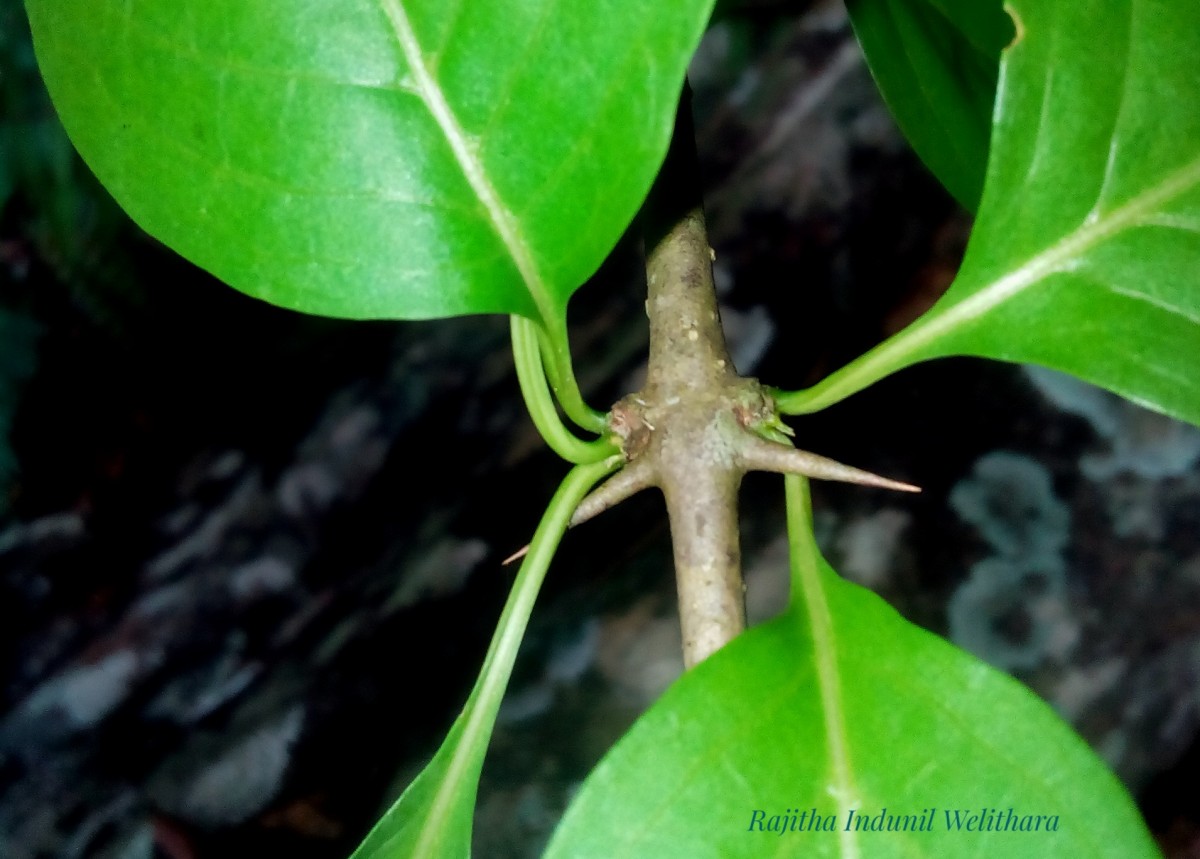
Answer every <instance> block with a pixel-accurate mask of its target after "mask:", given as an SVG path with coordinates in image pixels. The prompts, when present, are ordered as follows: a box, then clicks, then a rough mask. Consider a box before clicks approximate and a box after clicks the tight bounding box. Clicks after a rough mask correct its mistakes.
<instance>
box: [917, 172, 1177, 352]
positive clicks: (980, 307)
mask: <svg viewBox="0 0 1200 859" xmlns="http://www.w3.org/2000/svg"><path fill="white" fill-rule="evenodd" d="M1197 187H1200V158H1196V159H1195V160H1193V161H1192V162H1190V163H1188V164H1187V165H1185V166H1184V167H1182V168H1180V169H1179V170H1177V171H1175V172H1174V173H1172V174H1170V175H1169V176H1168V177H1167V178H1166V179H1164V180H1163V181H1162V182H1160V183H1159V184H1158V185H1157V186H1154V187H1152V188H1149V189H1147V190H1146V191H1143V192H1142V193H1141V194H1139V195H1138V196H1136V197H1134V198H1133V199H1132V200H1130V201H1129V202H1127V203H1125V204H1124V205H1123V206H1120V207H1119V208H1116V209H1113V210H1112V211H1111V212H1110V214H1109V215H1108V217H1099V218H1096V219H1095V220H1094V221H1092V222H1091V223H1085V224H1084V225H1082V226H1081V227H1079V228H1077V229H1076V230H1075V231H1074V232H1072V233H1069V234H1068V235H1066V236H1064V237H1063V238H1062V239H1060V240H1059V241H1057V242H1056V243H1055V244H1053V245H1051V246H1050V247H1049V248H1047V249H1046V250H1044V251H1042V252H1041V253H1039V254H1037V255H1036V256H1034V257H1033V258H1032V259H1030V260H1028V261H1027V262H1025V263H1023V264H1022V265H1020V266H1018V267H1017V268H1016V269H1014V270H1012V271H1011V272H1009V273H1008V274H1006V275H1004V276H1002V277H1000V278H997V279H996V280H993V281H991V282H990V283H988V284H986V285H985V286H983V288H981V289H980V290H979V291H977V292H975V293H973V294H972V295H970V296H968V297H966V298H964V299H963V300H961V301H960V302H958V303H957V304H955V305H953V306H952V307H949V308H947V309H946V310H945V311H944V312H943V313H940V314H937V315H936V316H935V317H933V318H932V319H930V321H929V322H928V323H926V324H925V325H923V326H921V328H920V330H914V331H913V335H912V338H910V339H909V340H908V342H909V346H908V349H907V350H906V351H915V350H916V349H918V348H920V347H921V346H922V345H925V343H927V342H929V341H932V340H935V339H937V338H938V337H941V336H943V335H945V334H947V333H949V332H951V331H953V330H954V329H956V328H958V327H960V326H964V325H966V324H968V323H970V322H971V321H973V320H974V319H976V318H978V317H980V316H982V315H984V314H986V313H988V312H989V311H990V310H991V309H992V308H994V307H997V306H999V305H1000V304H1003V303H1004V302H1006V301H1008V300H1009V299H1011V298H1013V297H1015V296H1017V295H1019V294H1021V293H1022V292H1024V291H1025V290H1026V289H1028V288H1029V287H1031V286H1034V285H1035V284H1037V283H1039V282H1041V281H1042V280H1044V279H1045V278H1047V277H1049V276H1050V275H1052V274H1055V273H1057V272H1060V271H1065V270H1069V269H1070V268H1071V267H1072V265H1073V264H1074V263H1075V262H1076V261H1077V260H1079V258H1080V257H1082V256H1083V255H1084V254H1086V253H1087V252H1088V251H1090V250H1092V249H1094V248H1096V247H1097V246H1099V245H1100V244H1101V243H1103V242H1104V241H1106V240H1107V239H1110V238H1113V237H1115V236H1116V235H1118V234H1120V233H1121V232H1123V231H1125V230H1126V229H1128V228H1129V227H1133V226H1137V225H1139V223H1140V222H1141V220H1142V219H1143V217H1144V216H1146V215H1148V214H1151V213H1152V212H1154V211H1157V210H1158V209H1160V208H1161V207H1163V206H1164V205H1165V204H1167V203H1169V202H1170V201H1172V200H1174V199H1175V198H1177V197H1179V196H1181V195H1183V194H1186V193H1187V192H1189V191H1192V190H1194V189H1195V188H1197ZM951 289H953V287H951ZM914 340H915V342H914Z"/></svg>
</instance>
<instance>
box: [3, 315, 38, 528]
mask: <svg viewBox="0 0 1200 859" xmlns="http://www.w3.org/2000/svg"><path fill="white" fill-rule="evenodd" d="M40 333H41V326H40V325H38V324H37V322H36V321H34V320H33V319H32V318H31V317H30V316H29V315H28V314H26V313H24V312H21V311H16V310H11V309H9V308H5V307H3V306H0V516H4V515H5V514H6V513H7V511H8V506H9V501H10V498H11V495H12V491H13V486H14V481H15V478H16V476H17V462H16V458H15V457H14V456H13V453H12V448H11V447H10V445H9V431H10V430H11V429H12V422H13V416H14V415H15V413H16V409H17V403H18V400H19V399H20V396H21V389H22V387H23V386H24V383H25V381H26V380H27V379H28V378H29V377H30V376H32V375H33V371H34V368H35V366H36V361H37V341H38V335H39V334H40Z"/></svg>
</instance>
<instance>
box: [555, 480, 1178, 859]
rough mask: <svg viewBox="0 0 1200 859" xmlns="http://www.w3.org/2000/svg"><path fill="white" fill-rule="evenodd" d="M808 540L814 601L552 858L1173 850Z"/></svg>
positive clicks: (962, 663)
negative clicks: (845, 577)
mask: <svg viewBox="0 0 1200 859" xmlns="http://www.w3.org/2000/svg"><path fill="white" fill-rule="evenodd" d="M789 500H790V499H789ZM801 524H803V525H804V527H807V525H808V523H807V522H803V523H801ZM804 542H805V545H804V546H802V547H800V552H799V553H798V555H797V556H794V560H793V566H794V570H793V581H794V585H793V586H794V588H795V591H796V593H797V594H800V595H802V596H800V597H798V598H796V599H795V604H794V605H793V606H792V608H790V609H789V610H788V611H787V612H786V613H785V614H784V615H782V616H781V617H779V618H777V619H776V620H774V621H772V622H771V623H769V624H766V625H764V626H761V627H758V628H755V629H753V630H751V631H750V632H748V633H746V634H745V635H743V636H742V637H741V638H739V639H738V640H736V641H734V642H733V643H732V644H730V645H729V646H727V647H726V648H725V649H723V650H721V651H719V652H718V653H717V654H716V655H714V656H713V657H712V658H710V659H709V660H707V661H706V662H704V663H702V664H701V665H700V666H698V667H697V668H695V669H694V670H692V671H691V672H689V673H688V674H686V675H685V676H684V677H683V678H681V679H680V680H679V681H678V682H677V683H676V684H675V685H674V686H672V688H671V689H670V690H668V692H667V693H666V695H664V696H663V698H661V699H660V700H659V701H658V703H657V704H655V705H654V707H652V708H651V709H650V711H649V712H647V713H646V714H645V715H644V716H643V717H642V718H641V719H640V720H639V721H638V722H637V724H635V726H634V727H633V729H632V730H631V731H630V732H629V733H628V734H627V735H626V736H625V737H624V738H623V739H622V740H621V741H620V742H619V743H618V744H617V746H615V747H614V748H613V750H612V751H611V752H610V753H609V754H608V756H606V757H605V759H604V760H603V761H601V763H600V765H599V766H598V767H597V768H596V769H595V770H594V771H593V773H592V774H591V776H590V777H589V778H588V779H587V781H586V782H585V783H584V785H583V787H582V788H581V790H580V792H579V793H578V794H577V795H576V798H575V800H574V802H573V803H572V805H571V807H570V808H569V809H568V811H567V814H566V816H565V817H564V819H563V821H562V824H561V825H560V827H559V830H558V832H557V833H556V834H555V837H554V839H553V841H552V842H551V845H550V848H549V850H548V852H547V856H548V857H549V859H593V857H594V859H635V857H636V859H643V857H648V856H653V857H656V859H673V857H679V859H705V858H706V857H714V859H716V857H721V859H741V857H745V859H760V857H763V856H803V857H812V859H823V857H841V859H858V857H865V859H892V857H896V859H900V857H904V859H922V857H929V859H941V857H947V856H951V857H961V856H971V857H977V859H991V857H1027V856H1036V857H1039V859H1058V857H1062V859H1076V857H1080V856H1087V857H1089V859H1104V857H1112V859H1139V857H1155V856H1158V855H1159V854H1158V851H1157V849H1156V847H1155V845H1154V842H1153V840H1152V839H1151V838H1150V835H1149V833H1148V831H1147V830H1146V827H1145V824H1144V823H1143V822H1142V820H1141V818H1140V816H1139V815H1138V812H1137V810H1136V808H1135V807H1134V805H1133V803H1132V802H1131V800H1130V798H1129V796H1128V795H1127V794H1126V793H1125V791H1124V789H1123V788H1122V786H1121V785H1120V784H1119V783H1118V782H1117V780H1116V779H1115V778H1114V777H1113V776H1112V774H1111V773H1110V772H1109V771H1108V770H1107V769H1106V768H1105V767H1104V764H1103V763H1102V762H1101V761H1100V760H1099V759H1098V758H1097V757H1096V756H1095V755H1094V754H1093V753H1092V751H1091V750H1090V749H1089V748H1088V747H1087V746H1086V745H1085V744H1084V743H1083V741H1082V740H1080V739H1079V738H1078V737H1077V736H1076V735H1075V734H1074V733H1073V732H1072V731H1071V729H1070V728H1069V727H1068V726H1067V725H1065V724H1064V723H1062V722H1061V721H1060V720H1059V719H1058V717H1057V716H1055V715H1054V713H1053V712H1052V711H1051V710H1050V708H1049V707H1048V706H1047V705H1046V704H1044V703H1043V702H1042V701H1041V700H1040V699H1038V698H1037V697H1036V696H1034V695H1033V693H1031V692H1030V691H1029V690H1027V689H1026V688H1025V687H1023V686H1021V685H1020V684H1019V683H1017V682H1016V681H1015V680H1013V679H1011V678H1010V677H1008V676H1007V675H1004V674H1001V673H999V672H997V671H995V670H993V669H992V668H990V667H988V666H987V665H985V664H983V663H981V662H979V661H978V660H977V659H975V657H973V656H970V655H969V654H967V653H965V652H963V651H961V650H959V649H957V648H955V647H953V646H951V645H950V644H948V643H947V642H945V641H944V640H942V639H940V638H938V637H936V636H934V635H931V634H929V633H927V632H925V631H923V630H921V629H919V628H917V627H915V626H912V625H911V624H909V623H908V622H907V621H905V620H904V619H902V618H901V617H900V616H899V615H898V614H896V612H895V611H894V610H893V609H892V608H891V607H889V606H888V605H887V604H886V603H885V602H883V601H882V600H881V599H879V598H878V597H877V596H875V595H874V594H872V593H871V592H869V591H866V590H864V589H862V588H860V587H858V586H856V585H853V584H850V583H848V582H846V581H844V580H843V579H841V578H839V577H838V576H837V574H836V573H834V572H833V570H831V569H830V568H829V567H828V565H826V564H825V563H824V561H822V560H821V559H820V556H819V555H818V554H816V551H815V549H814V548H812V544H811V539H810V538H809V539H807V540H806V541H804ZM1010 810H1011V814H1010ZM1039 816H1040V819H1039ZM856 820H861V821H863V822H864V823H865V824H866V825H867V826H870V827H872V829H871V830H869V831H867V830H859V829H858V828H857V827H858V825H859V824H857V823H855V821H856ZM889 821H890V824H891V826H892V831H888V825H889ZM848 823H849V829H847V824H848ZM904 824H906V825H907V828H906V829H905V830H900V829H899V828H898V827H899V826H901V825H904ZM877 825H880V826H882V827H883V828H882V830H881V831H879V830H876V829H875V827H876V826H877ZM1035 825H1036V826H1038V829H1037V830H1036V831H1032V830H1024V829H1021V827H1033V826H1035ZM1014 826H1015V827H1017V828H1016V829H1014V828H1013V827H1014Z"/></svg>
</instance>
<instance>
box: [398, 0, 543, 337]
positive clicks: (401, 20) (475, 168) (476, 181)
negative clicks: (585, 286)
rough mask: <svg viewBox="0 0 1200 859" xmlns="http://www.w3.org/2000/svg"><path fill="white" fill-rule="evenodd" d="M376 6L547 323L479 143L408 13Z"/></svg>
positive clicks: (538, 284)
mask: <svg viewBox="0 0 1200 859" xmlns="http://www.w3.org/2000/svg"><path fill="white" fill-rule="evenodd" d="M378 2H379V3H380V5H381V7H382V9H383V12H384V14H386V15H387V17H388V20H389V22H390V23H391V25H392V33H393V35H394V36H395V37H396V41H397V42H398V43H399V46H400V49H401V51H402V52H403V54H404V59H405V62H406V63H407V64H408V68H409V72H410V73H411V74H412V76H413V79H414V83H415V85H416V89H417V92H418V93H419V94H420V97H421V99H422V100H423V101H424V102H425V107H426V108H427V109H428V110H429V112H430V114H432V116H433V118H434V121H435V122H436V123H437V125H438V127H439V128H440V129H441V132H442V135H443V136H444V137H445V139H446V143H447V144H448V145H449V147H450V150H451V152H452V153H453V155H454V159H455V160H456V161H457V162H458V166H459V168H460V169H461V170H462V172H463V175H464V176H465V177H466V180H467V183H468V184H469V185H470V186H471V190H473V191H474V192H475V195H476V196H477V197H478V198H479V203H480V205H481V206H482V207H483V209H484V212H485V213H486V215H487V219H488V221H489V222H490V223H491V226H492V229H493V230H495V232H496V235H497V236H498V237H499V238H500V241H501V242H502V243H503V244H504V247H505V249H506V250H507V251H508V254H509V256H510V258H511V259H512V262H513V264H514V265H515V266H516V269H517V271H518V273H519V274H520V276H521V279H522V280H523V281H524V282H525V287H526V289H528V290H529V293H530V295H531V296H532V298H533V302H534V304H535V305H536V307H537V309H538V312H539V313H540V314H541V317H542V322H543V323H547V324H548V323H549V322H550V320H551V319H553V318H554V315H555V313H554V311H555V307H554V302H553V301H552V299H551V296H550V293H549V290H548V288H547V285H546V283H545V281H544V279H543V278H542V275H541V272H540V271H539V270H538V267H537V264H536V262H535V261H534V258H533V254H532V252H531V251H530V249H529V246H528V244H527V243H526V241H525V238H524V236H523V235H522V234H521V231H520V229H519V227H518V224H517V221H516V219H515V218H514V217H513V215H512V212H510V211H509V209H508V207H507V206H506V205H505V204H504V202H503V201H502V200H501V199H500V195H499V193H497V191H496V189H495V188H494V187H493V186H492V183H491V180H490V178H489V177H488V174H487V170H486V169H485V168H484V166H483V164H482V163H481V162H480V160H479V156H478V152H477V148H478V144H477V141H474V140H472V139H471V138H469V137H468V136H467V134H466V132H465V131H464V130H463V128H462V126H461V125H460V124H459V121H458V117H456V116H455V115H454V111H453V110H451V108H450V105H449V104H448V103H447V101H446V97H445V94H444V93H443V92H442V90H441V87H440V86H439V85H438V83H437V81H435V80H434V79H433V76H432V75H431V74H430V71H429V69H428V67H427V66H426V65H425V61H424V58H423V55H422V49H421V45H420V43H419V42H418V41H417V34H416V32H415V31H414V30H413V28H412V24H411V22H410V21H409V19H408V13H407V12H406V11H405V10H404V6H403V5H402V3H401V2H400V0H378Z"/></svg>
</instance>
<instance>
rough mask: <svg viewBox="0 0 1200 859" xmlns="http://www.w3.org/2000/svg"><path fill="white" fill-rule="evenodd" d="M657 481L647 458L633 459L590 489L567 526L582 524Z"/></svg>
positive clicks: (656, 475)
mask: <svg viewBox="0 0 1200 859" xmlns="http://www.w3.org/2000/svg"><path fill="white" fill-rule="evenodd" d="M657 482H658V473H657V472H656V471H655V468H654V465H653V464H652V463H651V461H650V460H649V459H646V458H639V459H635V460H633V461H632V462H630V463H629V464H627V465H626V466H625V467H624V468H622V469H621V470H620V471H618V472H617V473H616V474H614V475H613V476H612V477H610V478H608V480H606V481H604V482H603V483H601V484H600V485H599V486H597V487H596V488H595V489H593V490H592V491H591V493H589V494H588V495H587V496H586V497H585V498H584V499H583V500H582V501H580V502H579V506H578V507H576V508H575V513H574V514H573V515H572V516H571V522H570V524H569V527H571V528H574V527H575V526H576V525H582V524H583V523H584V522H586V521H588V520H589V519H593V518H595V517H596V516H599V515H600V514H601V513H603V512H604V511H605V510H607V509H608V508H610V507H615V506H617V505H618V504H620V503H621V502H622V501H624V500H625V499H626V498H628V497H629V496H631V495H634V494H636V493H638V492H641V491H642V490H643V489H649V488H650V487H651V486H654V485H655V484H656V483H657Z"/></svg>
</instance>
